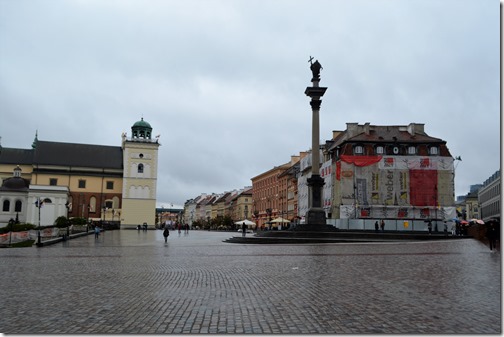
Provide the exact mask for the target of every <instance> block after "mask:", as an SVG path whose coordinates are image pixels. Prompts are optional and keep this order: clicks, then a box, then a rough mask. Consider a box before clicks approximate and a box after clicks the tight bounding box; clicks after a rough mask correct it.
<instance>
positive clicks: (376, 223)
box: [374, 220, 379, 232]
mask: <svg viewBox="0 0 504 337" xmlns="http://www.w3.org/2000/svg"><path fill="white" fill-rule="evenodd" d="M378 227H379V225H378V220H376V221H375V223H374V230H375V232H378Z"/></svg>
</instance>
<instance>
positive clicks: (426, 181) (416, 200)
mask: <svg viewBox="0 0 504 337" xmlns="http://www.w3.org/2000/svg"><path fill="white" fill-rule="evenodd" d="M409 179H410V203H411V205H412V206H437V197H438V195H437V194H438V192H437V181H438V174H437V171H436V170H410V171H409Z"/></svg>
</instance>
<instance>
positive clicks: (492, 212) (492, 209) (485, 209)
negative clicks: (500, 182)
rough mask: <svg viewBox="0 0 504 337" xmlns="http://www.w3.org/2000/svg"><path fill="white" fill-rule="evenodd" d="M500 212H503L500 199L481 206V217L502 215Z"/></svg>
mask: <svg viewBox="0 0 504 337" xmlns="http://www.w3.org/2000/svg"><path fill="white" fill-rule="evenodd" d="M500 213H501V208H500V202H499V201H495V202H492V203H490V204H488V205H485V206H482V207H481V217H483V218H488V217H500Z"/></svg>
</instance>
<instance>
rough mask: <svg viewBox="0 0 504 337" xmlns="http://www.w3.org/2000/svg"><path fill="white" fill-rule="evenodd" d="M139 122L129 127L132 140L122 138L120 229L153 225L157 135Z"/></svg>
mask: <svg viewBox="0 0 504 337" xmlns="http://www.w3.org/2000/svg"><path fill="white" fill-rule="evenodd" d="M151 137H152V127H151V126H150V124H149V123H147V122H146V121H144V119H143V117H142V119H141V120H140V121H138V122H136V123H135V124H133V126H132V127H131V138H128V137H127V135H126V133H123V135H122V138H123V139H122V144H123V145H122V148H123V191H122V192H123V193H122V213H121V227H123V228H125V227H131V226H135V227H136V226H137V225H142V224H144V223H146V224H147V225H148V226H149V227H152V228H153V227H154V225H155V214H156V189H157V170H158V148H159V145H160V144H159V136H156V138H155V139H152V138H151Z"/></svg>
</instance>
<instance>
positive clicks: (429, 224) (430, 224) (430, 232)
mask: <svg viewBox="0 0 504 337" xmlns="http://www.w3.org/2000/svg"><path fill="white" fill-rule="evenodd" d="M427 229H428V230H429V235H431V234H432V221H430V220H429V222H428V223H427Z"/></svg>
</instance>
